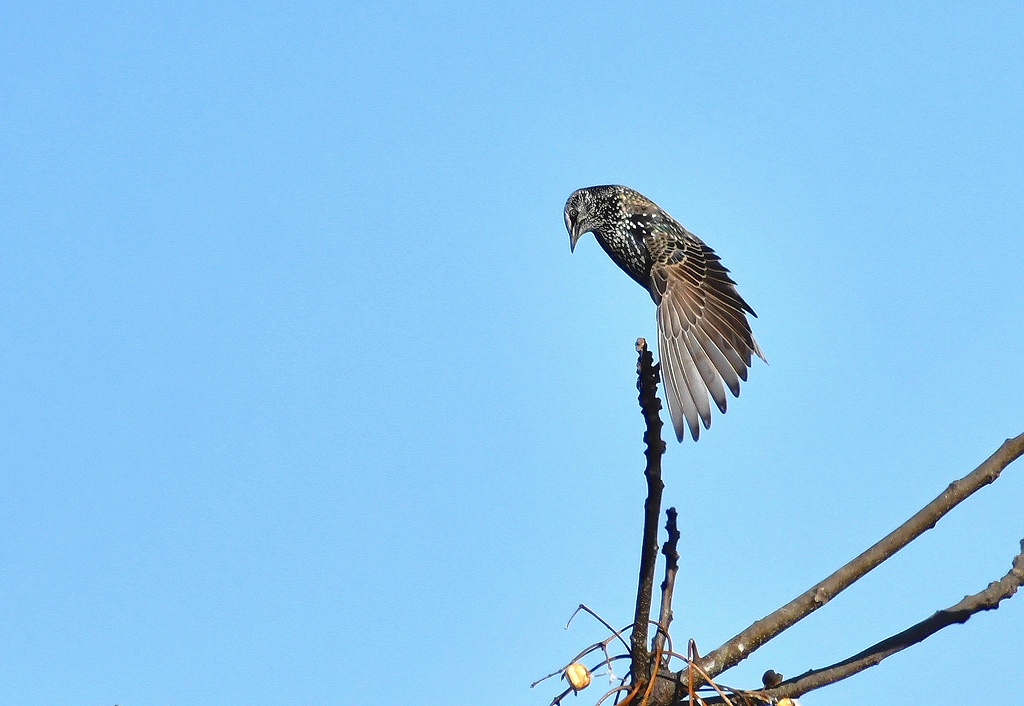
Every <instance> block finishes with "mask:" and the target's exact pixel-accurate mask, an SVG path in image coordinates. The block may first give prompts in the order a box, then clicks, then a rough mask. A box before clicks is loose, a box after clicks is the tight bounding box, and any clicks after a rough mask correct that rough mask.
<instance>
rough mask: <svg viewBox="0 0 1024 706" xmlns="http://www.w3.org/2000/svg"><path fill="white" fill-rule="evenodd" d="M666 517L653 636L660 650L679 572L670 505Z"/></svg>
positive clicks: (673, 512)
mask: <svg viewBox="0 0 1024 706" xmlns="http://www.w3.org/2000/svg"><path fill="white" fill-rule="evenodd" d="M665 514H666V515H667V516H668V519H667V520H666V522H665V531H666V532H668V539H666V540H665V544H663V545H662V547H661V553H662V554H663V555H665V578H664V580H663V581H662V582H661V611H660V612H659V614H658V634H657V635H655V637H654V650H655V652H660V651H662V650H663V649H664V647H665V638H667V637H668V629H669V626H670V625H671V624H672V617H673V614H672V594H673V592H674V591H675V588H676V574H678V573H679V528H678V527H677V526H676V515H677V513H676V509H675V508H674V507H670V508H669V509H668V510H666V511H665Z"/></svg>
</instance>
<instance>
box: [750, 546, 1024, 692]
mask: <svg viewBox="0 0 1024 706" xmlns="http://www.w3.org/2000/svg"><path fill="white" fill-rule="evenodd" d="M1020 549H1021V553H1020V554H1018V555H1017V556H1016V557H1014V560H1013V567H1012V568H1011V569H1010V572H1009V573H1008V574H1006V576H1004V577H1003V578H1002V579H1000V580H999V581H993V582H992V583H990V584H989V585H988V588H986V589H985V590H984V591H981V592H979V593H975V594H974V595H972V596H966V597H965V598H964V599H963V600H962V601H960V602H959V603H957V604H956V605H954V606H951V607H949V608H946V609H945V610H940V611H938V612H936V613H935V614H934V615H932V616H931V617H930V618H927V619H925V620H922V621H921V622H919V623H918V624H917V625H914V626H912V627H910V628H907V629H906V630H904V631H903V632H901V633H899V634H897V635H893V636H892V637H890V638H887V639H885V640H882V641H881V642H879V643H878V644H876V645H872V646H871V647H869V648H867V649H866V650H864V651H863V652H860V653H858V654H855V655H854V656H853V657H850V658H849V659H845V660H843V661H842V662H837V663H836V664H833V665H831V666H829V667H825V668H823V669H815V670H812V671H809V672H807V673H806V674H801V675H800V676H799V677H796V678H795V679H790V680H788V681H784V682H782V683H781V684H780V685H778V686H777V687H775V688H774V689H768V690H767V691H765V692H763V693H764V694H765V695H766V696H774V697H777V698H782V697H784V696H788V697H791V698H795V697H797V696H801V695H803V694H806V693H807V692H808V691H813V690H814V689H820V688H821V687H823V686H827V685H829V684H834V683H835V682H837V681H841V680H843V679H846V678H847V677H851V676H853V675H854V674H857V673H858V672H862V671H864V670H865V669H867V668H868V667H874V666H875V665H876V664H878V663H879V662H881V661H882V660H883V659H885V658H886V657H888V656H890V655H894V654H896V653H897V652H900V651H901V650H905V649H907V648H908V647H910V646H912V645H916V644H917V643H919V642H921V641H922V640H925V639H926V638H929V637H931V636H932V635H934V634H935V633H937V632H938V631H939V630H942V629H943V628H947V627H949V626H950V625H956V624H958V623H966V622H967V621H968V619H970V617H971V616H972V615H974V614H975V613H980V612H982V611H986V610H995V609H996V608H998V607H999V603H1000V602H1001V601H1004V600H1006V599H1007V598H1009V597H1010V596H1012V595H1013V594H1014V593H1016V592H1017V589H1018V588H1020V586H1021V584H1022V583H1024V540H1021V543H1020Z"/></svg>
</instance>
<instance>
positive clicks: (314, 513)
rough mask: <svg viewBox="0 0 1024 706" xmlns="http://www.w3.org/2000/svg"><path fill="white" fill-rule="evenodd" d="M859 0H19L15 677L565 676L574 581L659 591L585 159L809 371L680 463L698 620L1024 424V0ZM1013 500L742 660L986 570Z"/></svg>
mask: <svg viewBox="0 0 1024 706" xmlns="http://www.w3.org/2000/svg"><path fill="white" fill-rule="evenodd" d="M853 5H854V6H851V5H850V4H848V3H847V4H843V5H842V6H841V7H831V8H830V7H824V6H823V4H822V3H813V2H808V3H781V4H780V3H771V4H766V3H694V2H684V3H672V4H666V5H665V6H657V5H652V4H649V3H642V4H640V5H637V4H635V3H633V4H625V3H623V4H621V5H619V4H610V3H593V2H591V3H581V4H576V5H572V4H564V3H548V2H545V3H532V2H526V3H517V4H514V5H510V6H506V5H497V4H492V5H482V4H480V3H465V4H461V5H457V6H456V5H448V6H443V7H441V6H434V5H429V4H421V3H410V2H403V3H372V4H370V3H368V4H345V3H341V4H336V5H331V4H324V3H306V4H303V5H302V6H301V7H300V6H297V5H295V4H294V3H293V4H281V5H268V4H262V5H255V4H249V3H237V4H220V5H219V6H218V7H216V8H212V7H211V6H210V4H209V3H195V4H191V3H134V4H133V3H108V2H98V3H85V4H82V3H48V2H32V3H25V2H8V3H5V4H4V6H3V8H2V9H0V103H2V108H0V211H2V213H3V217H2V219H0V287H2V295H0V341H2V343H0V389H2V390H3V392H2V394H0V464H2V473H0V502H2V512H0V537H2V539H0V701H2V702H4V703H19V704H83V705H85V704H106V705H112V704H115V703H116V704H121V705H122V706H143V705H145V706H153V705H161V704H166V705H169V706H170V705H177V704H204V705H205V704H239V705H243V704H244V705H251V704H268V705H269V704H289V703H292V704H345V703H366V702H369V701H374V702H385V703H403V704H416V703H424V704H427V703H446V704H541V705H542V706H543V705H545V704H547V702H548V701H549V699H550V698H551V696H552V695H553V694H554V693H555V692H554V689H556V688H557V685H555V684H548V685H545V686H544V687H542V688H539V689H536V690H533V691H530V690H529V689H528V685H529V683H530V682H531V681H533V680H534V679H535V678H537V677H539V676H542V675H543V674H545V673H547V672H548V671H551V670H552V669H554V668H556V667H558V666H559V665H560V664H561V663H563V662H564V661H565V660H566V659H568V658H569V657H571V656H572V654H574V653H575V652H576V651H577V649H578V648H580V647H582V646H584V645H585V644H587V643H589V642H590V641H591V640H593V639H594V638H595V637H597V636H599V635H600V634H601V632H600V630H599V629H598V628H596V627H594V626H593V625H592V624H589V623H587V622H586V621H585V620H584V621H581V622H580V623H579V625H578V627H574V629H573V630H571V631H569V632H568V633H566V632H564V631H563V630H562V626H563V625H564V623H565V620H566V619H567V618H568V616H569V614H570V613H571V612H572V610H573V609H574V608H575V607H576V605H577V604H578V603H580V602H586V603H587V604H589V605H590V606H592V607H593V608H594V609H596V610H598V611H599V612H601V613H602V614H603V615H604V616H605V617H606V618H607V619H608V620H609V621H611V622H613V623H616V624H626V623H628V622H629V620H630V619H631V610H632V609H631V606H632V603H633V591H634V584H635V574H636V563H637V548H638V544H639V530H640V516H641V511H640V504H641V501H642V496H643V478H642V475H641V472H642V464H643V458H642V455H641V444H640V436H641V431H642V428H641V419H640V416H639V413H638V411H637V409H636V403H635V389H634V386H633V385H634V376H633V368H634V360H635V354H634V352H633V343H634V340H635V339H636V338H637V337H638V336H646V337H648V338H649V339H651V340H653V339H654V336H655V329H654V312H653V307H652V304H651V302H650V300H649V298H648V297H647V295H646V294H645V293H644V292H643V291H642V290H641V289H640V288H639V287H637V286H636V285H635V284H634V283H633V282H631V281H630V280H629V279H628V278H627V277H626V276H625V275H624V274H622V273H621V272H619V271H618V270H617V269H616V268H615V267H614V265H613V264H612V263H611V262H610V261H609V260H608V258H607V257H606V256H605V255H604V253H602V252H601V251H600V248H599V247H598V246H597V245H596V243H595V242H594V241H593V240H592V239H591V238H587V239H586V240H584V241H582V242H581V244H580V247H579V248H578V249H577V252H576V254H575V255H572V256H571V255H570V253H569V248H568V237H567V235H566V233H565V230H564V227H563V224H562V206H563V204H564V202H565V199H566V198H567V196H568V195H569V193H570V192H571V191H572V190H574V189H576V188H578V187H581V186H586V185H591V184H601V183H622V184H627V185H629V186H632V187H634V188H636V189H638V190H640V191H642V192H644V193H645V194H647V195H648V196H650V197H651V198H653V199H654V200H655V201H657V202H659V203H660V204H661V205H662V206H663V207H664V208H665V209H667V210H668V211H669V212H670V213H672V214H673V215H674V216H676V217H677V218H679V219H680V220H681V221H682V222H683V223H684V224H686V225H687V227H689V228H690V229H691V230H693V231H694V232H696V233H697V234H698V235H700V236H702V237H703V238H704V239H705V240H706V241H707V242H708V243H709V244H711V246H712V247H714V248H715V249H716V250H717V251H718V252H719V253H720V254H721V256H722V257H723V260H724V262H725V264H726V265H727V266H728V267H729V268H730V269H731V270H732V271H733V274H734V276H735V278H736V280H737V281H738V282H739V284H740V290H741V292H742V293H743V295H744V296H745V297H746V298H747V299H748V301H750V303H751V304H752V305H753V306H754V308H755V309H756V310H757V311H758V313H759V314H760V318H759V319H757V320H756V322H755V331H756V334H757V336H758V339H759V341H760V342H761V345H762V347H763V348H764V350H765V352H766V354H767V356H768V359H769V360H770V361H771V364H770V365H764V364H756V365H755V367H754V369H753V370H752V372H751V379H750V382H749V384H748V385H747V386H746V387H745V388H744V392H743V396H742V397H741V399H739V400H738V401H735V402H734V404H732V405H731V408H730V411H729V414H728V415H726V416H724V417H723V416H719V417H716V419H715V423H714V426H713V428H712V429H711V431H710V432H709V433H708V434H707V435H706V436H705V437H702V439H701V441H700V442H699V443H698V444H696V445H695V444H693V443H690V442H688V443H686V444H683V445H677V444H675V443H674V442H673V443H672V445H671V447H670V450H669V453H668V455H667V457H666V461H665V462H666V477H667V482H668V490H667V493H666V503H667V504H672V505H675V506H677V507H678V508H679V509H680V512H681V514H682V525H683V527H682V529H683V536H684V540H683V541H684V545H685V546H684V550H683V569H682V573H681V576H680V585H679V588H678V589H677V623H676V631H675V632H676V636H677V639H680V638H686V637H690V636H692V637H694V638H696V640H697V642H698V645H699V646H700V647H701V649H702V650H704V651H707V650H709V649H711V648H713V647H715V646H717V645H718V644H719V643H721V642H722V641H723V640H725V639H726V638H728V637H729V636H731V635H732V634H734V633H735V632H736V631H738V630H740V629H741V628H743V627H745V626H746V625H747V624H748V623H750V622H751V621H752V620H754V619H756V618H759V617H761V616H763V615H764V614H766V613H768V612H769V611H771V610H772V609H774V608H776V607H777V606H778V605H780V604H781V603H783V602H785V601H787V600H788V599H790V598H792V597H793V596H795V595H796V594H797V593H799V592H800V591H802V590H803V589H805V588H806V587H808V586H809V585H810V584H812V583H813V582H814V581H816V580H818V579H820V578H822V577H823V576H825V575H826V574H828V573H829V572H830V571H832V570H833V569H835V568H836V567H838V566H839V565H840V564H842V563H844V562H845V561H846V560H847V559H849V558H850V557H851V556H853V555H854V554H855V553H857V552H858V551H860V550H861V549H863V548H864V547H866V546H867V545H869V544H870V543H872V542H874V541H875V540H877V539H878V538H880V537H881V536H882V535H884V534H885V533H886V532H888V531H889V530H890V529H892V528H893V527H894V526H895V525H896V524H898V523H899V522H900V521H902V520H903V519H904V518H905V517H907V516H908V515H909V514H911V513H912V512H913V511H915V510H916V509H918V508H919V507H920V506H921V505H923V504H924V503H925V502H926V501H927V500H929V499H931V498H932V497H933V496H935V495H936V494H937V493H938V492H940V491H941V490H942V489H943V488H944V487H945V486H946V484H947V483H948V482H949V481H950V480H952V479H953V478H955V477H958V476H960V475H963V474H964V473H966V472H967V471H969V470H971V469H972V468H974V467H975V465H977V463H979V462H980V461H981V460H983V459H984V458H985V457H986V456H987V455H988V454H989V453H990V452H992V451H993V450H994V449H995V448H996V447H997V446H998V445H999V444H1000V443H1001V441H1002V440H1003V439H1004V438H1006V437H1007V436H1012V435H1016V434H1018V433H1020V432H1022V431H1024V402H1022V400H1024V380H1022V356H1024V326H1022V314H1024V286H1022V274H1021V270H1022V263H1024V246H1022V242H1024V239H1022V235H1024V234H1022V225H1021V224H1022V222H1024V218H1022V217H1024V207H1022V203H1024V198H1022V197H1024V186H1022V185H1024V121H1022V115H1024V9H1022V7H1021V5H1020V3H1019V2H989V3H973V4H970V6H965V4H963V3H918V4H895V5H894V3H891V2H865V3H855V4H853ZM1022 501H1024V467H1019V466H1018V467H1011V469H1010V470H1009V471H1008V472H1007V475H1006V477H1004V479H1002V480H1000V481H999V482H998V483H997V484H996V485H995V486H992V487H990V488H986V489H985V490H983V491H981V492H980V493H979V494H978V495H977V496H976V497H974V498H972V499H971V500H970V501H969V502H968V503H967V504H966V505H965V506H963V507H961V508H959V509H958V510H957V511H955V513H954V514H953V515H952V516H950V517H949V518H947V519H946V520H944V521H943V522H942V523H941V524H940V525H939V526H938V528H937V529H936V530H934V531H933V532H931V533H929V534H928V535H927V536H925V537H924V538H923V539H922V540H921V541H919V542H918V543H917V544H915V545H914V547H913V548H911V549H908V550H907V551H906V552H905V554H902V555H900V556H899V557H898V558H896V559H894V560H893V561H891V562H890V563H889V564H887V565H886V566H885V567H884V568H883V569H881V570H879V571H878V572H877V574H873V575H872V576H871V577H869V578H867V579H865V580H864V581H863V582H862V583H860V584H858V585H856V586H855V587H854V588H853V589H851V590H850V591H849V592H848V593H846V594H843V595H842V596H841V597H840V598H838V599H836V600H835V601H834V602H833V603H832V604H830V605H828V606H827V607H826V608H825V609H824V610H822V611H820V612H819V613H817V614H815V615H814V616H812V617H811V618H810V619H808V620H806V621H805V623H803V624H801V625H800V626H798V627H797V628H794V629H793V630H792V631H790V632H789V633H787V634H786V635H784V636H783V637H782V638H780V639H779V640H778V641H777V642H776V643H774V644H773V645H772V646H770V647H768V648H765V649H764V650H763V651H762V652H761V653H758V654H757V655H756V656H755V657H754V658H753V659H751V660H749V662H748V663H747V665H745V666H744V667H743V668H741V669H737V670H736V672H735V673H730V674H729V675H728V676H727V677H726V678H724V679H723V680H724V681H726V683H731V684H734V685H737V686H752V685H756V684H757V683H758V682H759V676H760V674H761V672H763V671H764V670H765V669H767V668H769V667H771V668H774V669H776V670H778V671H780V672H782V673H784V674H787V675H795V674H797V673H799V672H801V671H803V670H805V669H809V668H812V667H818V666H822V665H824V664H826V663H828V662H831V661H833V660H836V659H840V658H843V657H845V656H848V655H849V654H852V653H853V652H856V651H857V650H859V649H861V648H862V647H865V646H867V645H868V644H870V643H872V642H874V641H876V640H878V639H881V638H883V637H886V636H888V635H890V634H891V633H893V632H896V631H898V630H900V629H902V628H904V627H906V626H907V625H909V624H911V623H913V622H916V621H917V620H920V619H922V618H925V617H927V616H928V615H930V614H931V613H932V611H934V610H935V609H937V608H940V607H944V606H947V605H950V604H952V603H954V602H956V601H957V600H959V599H960V598H961V597H962V596H963V595H964V594H966V593H973V592H975V591H978V590H980V589H982V588H983V587H984V586H985V585H987V583H988V582H989V581H991V580H993V579H995V578H997V577H1001V576H1002V575H1003V574H1004V573H1005V572H1006V571H1007V569H1008V568H1009V561H1010V558H1011V557H1012V556H1013V555H1014V554H1015V553H1016V551H1017V549H1018V546H1017V543H1018V541H1019V539H1020V538H1021V537H1022V536H1024V524H1022V522H1021V519H1022V513H1021V506H1022ZM1022 634H1024V598H1020V597H1018V598H1017V599H1015V600H1013V601H1010V602H1009V603H1007V604H1005V605H1004V606H1003V607H1002V608H1001V609H1000V610H998V611H997V612H995V613H986V614H984V615H980V616H977V617H976V618H974V619H973V620H972V621H971V622H970V623H968V624H967V625H966V626H962V627H959V626H958V627H954V628H950V629H949V630H947V631H945V632H944V633H943V634H941V635H939V636H936V637H935V638H933V639H932V640H930V641H928V642H927V643H926V644H924V645H922V646H920V647H918V648H916V649H913V650H912V651H910V652H908V653H904V654H902V655H900V656H897V657H894V658H892V659H891V660H889V661H887V662H886V663H885V664H883V665H882V666H880V667H877V668H875V669H873V670H871V671H870V672H868V673H865V674H862V675H861V676H859V677H856V678H854V679H852V680H850V681H848V682H846V683H844V684H843V685H840V686H836V687H832V688H831V689H829V690H827V691H823V692H818V694H816V695H810V696H808V697H807V698H805V699H804V702H805V704H806V705H809V706H814V705H815V704H819V705H824V704H828V705H829V706H846V705H851V704H861V703H865V702H866V701H867V700H871V701H878V700H879V699H880V700H881V701H882V702H885V703H915V702H921V701H922V700H923V699H924V698H925V696H932V695H934V694H936V693H947V694H948V693H949V691H950V690H951V689H964V690H966V691H968V692H970V693H971V694H972V696H971V700H973V701H977V702H979V703H981V702H985V701H988V700H993V699H999V700H1001V702H1004V703H1005V702H1006V698H1010V699H1011V700H1012V699H1013V698H1014V697H1013V694H1020V693H1021V688H1022V687H1024V668H1022V660H1021V650H1020V636H1021V635H1022ZM1008 694H1009V696H1007V695H1008ZM586 696H587V698H582V700H578V701H577V702H578V703H593V701H594V700H595V698H596V694H593V693H588V694H586ZM1021 698H1022V699H1024V697H1021ZM1022 703H1024V701H1022Z"/></svg>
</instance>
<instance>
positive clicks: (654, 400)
mask: <svg viewBox="0 0 1024 706" xmlns="http://www.w3.org/2000/svg"><path fill="white" fill-rule="evenodd" d="M636 352H637V354H638V356H637V363H636V372H637V383H636V386H637V390H638V391H639V392H640V395H639V399H640V410H641V412H642V413H643V416H644V422H645V423H646V427H647V429H646V431H645V432H644V444H645V445H646V446H647V449H646V451H645V452H644V455H645V456H646V457H647V468H646V469H645V470H644V476H645V477H646V478H647V500H646V501H645V502H644V534H643V540H642V544H641V547H640V579H639V581H638V582H637V589H636V612H635V613H634V616H633V634H632V644H631V647H630V655H631V656H632V664H631V666H630V676H631V677H632V680H633V684H640V683H641V682H646V681H647V680H649V679H650V676H651V673H650V667H651V665H650V658H651V655H650V652H649V651H648V648H647V635H648V632H647V622H648V620H650V617H651V596H652V593H653V591H654V571H655V567H656V565H657V562H658V519H659V518H660V516H661V494H662V491H664V489H665V484H664V483H663V482H662V480H661V457H662V455H663V454H664V453H665V442H664V440H662V438H661V428H662V422H661V414H660V413H661V400H659V399H658V382H659V380H660V366H658V365H655V364H654V356H653V355H652V354H651V352H650V350H648V349H647V341H645V340H644V339H642V338H640V339H637V342H636Z"/></svg>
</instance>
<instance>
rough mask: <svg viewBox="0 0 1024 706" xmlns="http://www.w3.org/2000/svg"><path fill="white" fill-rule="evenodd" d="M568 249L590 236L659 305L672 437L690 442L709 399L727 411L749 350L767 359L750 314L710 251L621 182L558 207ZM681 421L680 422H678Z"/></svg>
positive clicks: (707, 417)
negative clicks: (729, 395)
mask: <svg viewBox="0 0 1024 706" xmlns="http://www.w3.org/2000/svg"><path fill="white" fill-rule="evenodd" d="M565 227H566V230H568V231H569V249H570V250H575V249H576V242H577V241H578V240H579V239H580V237H581V236H583V235H584V234H585V233H593V234H594V236H595V237H596V238H597V242H598V243H600V244H601V247H602V248H603V249H604V251H605V252H606V253H608V256H609V257H611V259H612V260H613V261H614V262H615V264H616V265H618V266H619V267H621V268H622V269H623V270H624V271H625V273H626V274H628V275H629V276H630V277H632V278H633V279H634V280H636V281H637V282H639V283H640V286H642V287H643V288H644V289H646V290H647V291H648V292H649V293H650V295H651V299H653V300H654V303H655V304H656V305H657V306H658V352H659V354H660V358H661V369H662V376H663V378H664V380H665V389H666V393H667V394H666V396H667V398H668V409H669V413H670V414H671V415H672V425H673V426H674V427H675V431H676V437H677V438H678V439H679V440H680V441H682V440H683V437H684V436H686V427H689V429H690V435H691V436H692V437H693V440H694V441H696V440H697V439H698V438H700V425H701V423H703V424H704V428H705V429H708V428H710V427H711V404H710V403H709V401H708V395H709V393H710V396H711V399H713V400H714V401H715V404H716V405H717V406H718V409H719V410H721V411H722V412H723V413H724V412H725V409H726V401H727V398H726V395H725V387H728V388H729V391H730V392H732V394H733V396H734V397H738V396H739V394H740V380H746V379H747V370H748V369H749V368H750V364H751V361H752V357H751V356H752V355H754V354H756V355H757V356H758V357H759V358H761V360H765V361H766V362H767V360H766V359H765V357H764V353H762V352H761V348H760V347H759V346H758V345H757V341H755V340H754V334H753V332H752V331H751V330H750V323H749V322H748V321H747V316H746V315H747V314H750V315H751V316H757V314H755V313H754V310H753V309H751V308H750V305H748V304H747V303H746V302H745V301H743V297H741V296H740V294H739V292H737V291H736V283H735V282H734V281H733V280H732V278H731V277H729V274H728V273H729V270H727V269H725V267H723V266H722V263H721V262H720V259H719V257H718V255H716V254H715V252H714V250H712V249H711V248H709V247H708V246H707V245H705V244H704V241H702V240H701V239H700V238H698V237H697V236H696V235H694V234H693V233H691V232H690V231H688V230H686V228H683V226H681V225H680V224H679V223H678V222H676V220H675V219H674V218H672V216H670V215H668V214H667V213H665V212H664V211H663V210H661V208H659V207H658V205H657V204H656V203H654V202H653V201H651V200H650V199H649V198H647V197H646V196H644V195H643V194H641V193H639V192H636V191H634V190H633V189H630V188H628V187H625V186H591V187H589V188H586V189H580V190H578V191H576V192H575V193H573V195H572V196H570V197H569V201H568V202H566V204H565ZM684 420H685V426H684Z"/></svg>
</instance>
